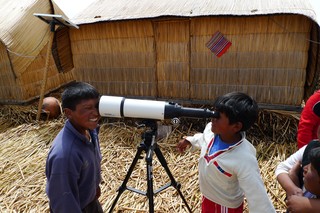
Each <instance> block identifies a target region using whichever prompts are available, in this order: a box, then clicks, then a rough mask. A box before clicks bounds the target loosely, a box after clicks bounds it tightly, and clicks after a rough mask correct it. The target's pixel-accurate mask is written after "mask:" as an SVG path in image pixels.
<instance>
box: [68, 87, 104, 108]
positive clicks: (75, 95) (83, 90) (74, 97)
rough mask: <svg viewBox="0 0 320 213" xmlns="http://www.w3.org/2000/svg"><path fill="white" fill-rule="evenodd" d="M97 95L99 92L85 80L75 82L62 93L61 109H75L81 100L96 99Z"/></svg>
mask: <svg viewBox="0 0 320 213" xmlns="http://www.w3.org/2000/svg"><path fill="white" fill-rule="evenodd" d="M99 97H100V94H99V92H98V91H97V90H96V89H95V88H94V87H93V86H92V85H90V84H88V83H85V82H75V83H72V84H70V85H69V86H68V87H67V88H66V89H65V90H64V92H63V93H62V109H65V108H68V109H71V110H75V109H76V106H77V105H78V104H79V103H80V102H81V101H83V100H89V99H98V98H99Z"/></svg>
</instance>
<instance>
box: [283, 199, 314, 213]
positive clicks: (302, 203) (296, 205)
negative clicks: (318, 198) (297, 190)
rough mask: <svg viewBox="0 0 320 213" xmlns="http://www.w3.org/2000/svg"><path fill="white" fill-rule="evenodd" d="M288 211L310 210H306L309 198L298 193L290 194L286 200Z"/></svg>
mask: <svg viewBox="0 0 320 213" xmlns="http://www.w3.org/2000/svg"><path fill="white" fill-rule="evenodd" d="M286 204H287V208H288V211H289V213H292V212H301V213H302V212H310V211H308V210H307V209H308V206H309V199H308V198H306V197H303V196H299V195H292V196H290V197H288V199H287V200H286ZM305 210H307V211H305Z"/></svg>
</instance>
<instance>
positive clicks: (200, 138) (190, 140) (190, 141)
mask: <svg viewBox="0 0 320 213" xmlns="http://www.w3.org/2000/svg"><path fill="white" fill-rule="evenodd" d="M212 138H213V132H211V122H210V123H208V124H207V126H206V128H205V129H204V131H203V133H197V134H195V135H193V136H187V137H186V136H185V137H183V139H182V140H180V141H179V143H178V144H177V150H178V151H179V152H184V151H185V150H186V149H187V148H188V146H190V145H192V147H193V148H197V149H201V147H203V146H206V145H207V144H208V143H209V142H210V140H211V139H212Z"/></svg>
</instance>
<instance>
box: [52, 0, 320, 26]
mask: <svg viewBox="0 0 320 213" xmlns="http://www.w3.org/2000/svg"><path fill="white" fill-rule="evenodd" d="M312 1H313V0H310V1H309V0H283V1H279V0H261V1H257V0H256V1H251V0H225V1H219V0H179V1H172V0H161V1H160V0H159V1H150V0H139V1H134V0H117V1H114V0H105V1H100V0H92V1H91V4H88V3H87V4H88V6H87V7H85V8H81V9H80V8H79V10H81V12H80V13H76V14H75V15H72V17H69V18H70V19H71V21H73V22H75V23H76V24H87V23H93V22H99V21H112V20H124V19H142V18H154V17H160V16H182V17H198V16H212V15H266V14H279V13H288V14H301V15H305V16H307V17H309V18H311V19H312V20H314V21H316V20H317V12H316V10H318V9H317V8H315V7H314V6H313V4H312ZM53 2H59V0H53ZM61 2H62V1H61ZM62 4H64V3H62ZM62 4H59V5H60V7H61V8H63V7H64V5H62ZM319 9H320V8H319ZM318 13H319V12H318Z"/></svg>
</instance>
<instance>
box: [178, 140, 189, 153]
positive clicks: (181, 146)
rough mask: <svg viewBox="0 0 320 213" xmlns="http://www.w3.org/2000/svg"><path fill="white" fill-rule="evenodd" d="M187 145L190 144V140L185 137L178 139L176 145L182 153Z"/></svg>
mask: <svg viewBox="0 0 320 213" xmlns="http://www.w3.org/2000/svg"><path fill="white" fill-rule="evenodd" d="M189 146H191V143H190V141H188V140H187V139H185V138H183V139H182V140H180V141H179V143H178V145H177V150H178V152H180V153H182V152H184V151H185V150H186V149H187V148H188V147H189Z"/></svg>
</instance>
